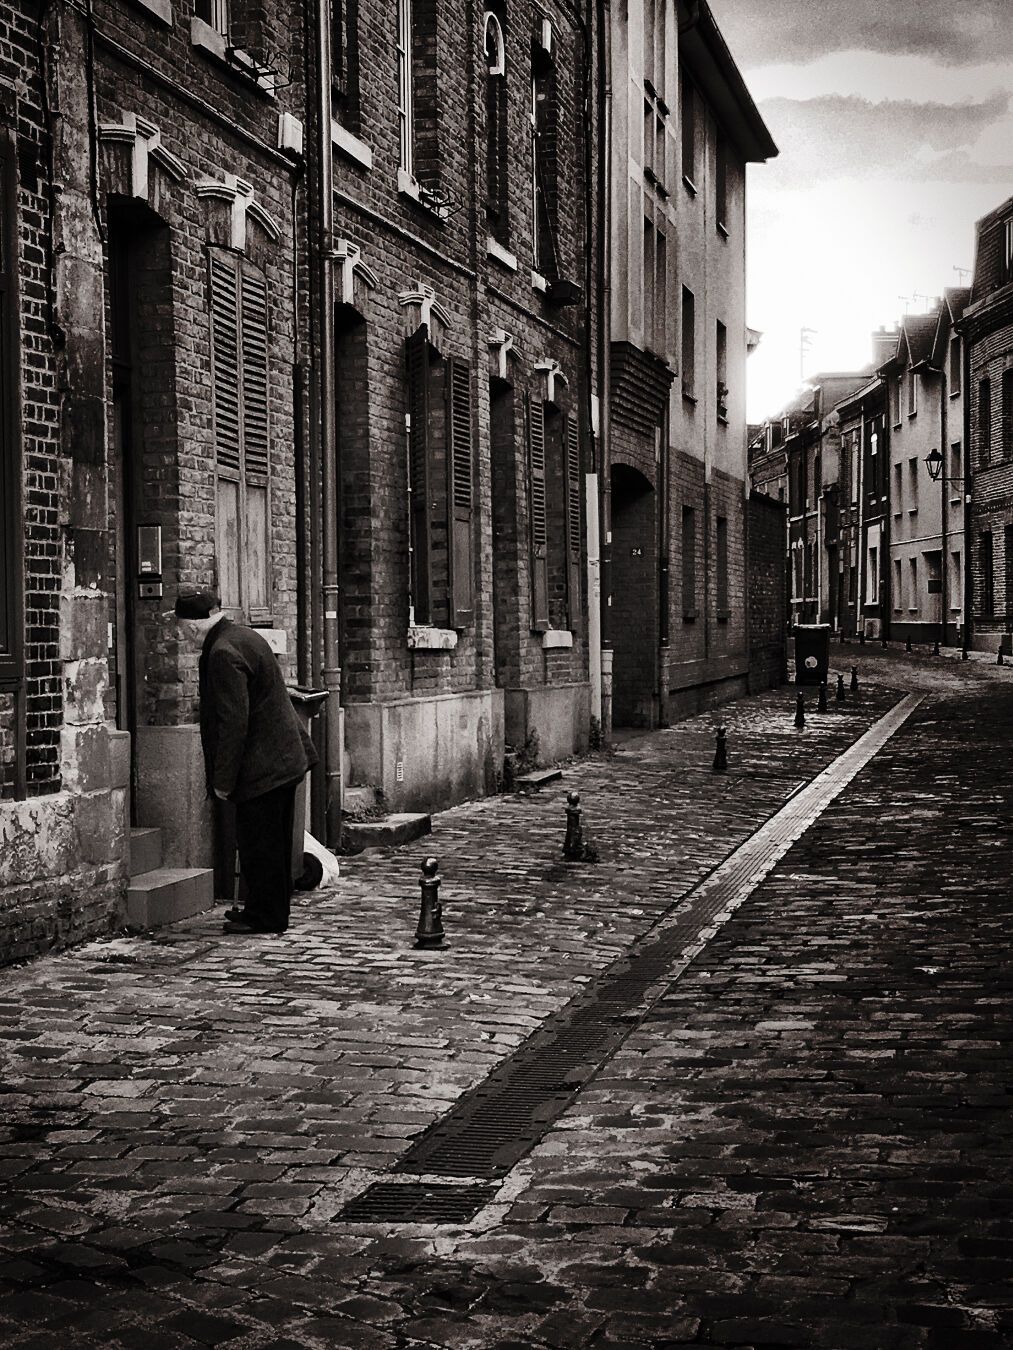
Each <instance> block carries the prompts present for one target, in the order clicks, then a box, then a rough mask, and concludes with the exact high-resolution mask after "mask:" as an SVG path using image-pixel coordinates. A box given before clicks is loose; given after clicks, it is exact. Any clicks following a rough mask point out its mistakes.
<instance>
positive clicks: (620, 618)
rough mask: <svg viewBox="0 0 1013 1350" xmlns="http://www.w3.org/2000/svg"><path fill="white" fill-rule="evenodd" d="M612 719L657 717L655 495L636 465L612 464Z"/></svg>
mask: <svg viewBox="0 0 1013 1350" xmlns="http://www.w3.org/2000/svg"><path fill="white" fill-rule="evenodd" d="M611 627H612V646H613V652H614V656H613V666H612V722H613V725H614V726H617V727H652V726H655V725H656V724H657V720H658V536H657V496H656V493H655V491H654V488H653V487H652V486H651V484H650V483H649V482H648V480H647V479H646V478H645V477H644V475H643V474H642V473H640V472H639V470H637V469H632V468H630V467H629V466H628V465H626V464H613V466H612V615H611Z"/></svg>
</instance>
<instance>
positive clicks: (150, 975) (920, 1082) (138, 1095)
mask: <svg viewBox="0 0 1013 1350" xmlns="http://www.w3.org/2000/svg"><path fill="white" fill-rule="evenodd" d="M853 665H854V666H857V668H858V675H859V682H860V687H859V691H858V693H857V695H852V694H851V693H850V692H849V693H848V695H847V698H846V701H845V702H844V703H843V704H837V703H836V702H835V701H833V699H831V704H830V708H829V710H828V712H827V713H825V714H816V713H814V712H813V711H812V708H813V707H814V706H815V699H814V698H810V699H809V703H810V708H809V709H808V710H807V718H806V726H805V727H804V728H803V729H798V728H796V727H795V726H794V724H793V715H794V712H795V690H794V688H793V687H791V688H788V687H784V688H781V689H779V690H772V691H770V692H768V693H765V694H761V695H759V696H757V697H753V698H749V699H743V700H740V701H739V702H736V703H734V704H732V705H727V706H725V707H723V708H721V709H720V710H717V711H715V712H712V713H706V714H702V715H700V716H697V717H695V718H692V719H690V720H689V721H686V722H683V723H680V724H678V725H677V726H674V727H672V728H670V729H667V730H661V731H655V732H651V733H649V734H645V735H643V736H639V737H634V738H631V739H629V740H626V741H624V742H623V743H622V744H621V746H620V747H619V748H618V749H617V750H616V752H615V753H613V754H607V755H600V756H597V757H591V758H589V759H586V760H583V761H578V762H575V763H573V764H572V765H571V766H568V767H567V769H566V772H565V776H564V779H563V781H562V783H559V784H555V785H553V786H552V787H551V788H549V789H547V790H545V791H544V792H543V793H541V794H539V795H534V796H523V795H515V796H508V797H500V798H492V799H487V800H484V801H482V802H477V803H470V804H466V805H463V806H459V807H455V808H453V809H452V810H449V811H447V812H445V813H443V814H442V815H440V816H438V817H436V818H435V822H434V834H433V836H432V839H431V841H429V844H428V847H429V848H430V849H431V851H432V853H433V854H434V855H436V856H438V857H439V860H440V867H441V874H442V878H443V880H442V901H443V917H444V924H445V927H446V930H447V939H448V945H447V947H446V949H445V950H437V951H417V950H415V949H414V948H413V946H412V939H413V933H414V928H415V923H416V919H417V915H418V897H419V889H418V876H419V870H418V869H419V863H420V861H421V858H422V856H424V855H423V854H421V853H420V852H419V851H418V848H417V846H413V847H412V848H411V849H405V850H401V851H384V852H378V853H367V854H363V855H361V856H359V857H356V858H352V859H349V860H346V861H345V862H343V868H342V870H343V875H342V878H341V881H340V882H339V883H338V885H337V886H336V887H335V888H334V889H332V890H330V891H326V892H322V893H314V894H310V895H307V896H305V897H303V898H302V899H301V900H300V901H298V903H297V907H296V910H295V913H294V921H293V926H292V928H291V929H290V931H289V933H288V934H286V935H285V936H284V937H280V938H277V939H273V938H272V939H266V940H264V941H263V942H257V943H251V942H249V941H246V942H243V941H238V942H237V941H235V940H232V941H231V942H230V940H229V939H228V938H223V937H222V936H221V934H220V931H219V925H218V923H217V921H216V920H215V919H213V918H212V917H211V916H207V917H204V918H201V919H198V920H191V921H188V922H186V923H183V924H179V925H177V926H175V927H174V928H172V929H169V930H164V931H162V932H159V933H155V934H151V935H148V936H120V937H115V938H113V939H111V940H103V941H98V942H94V943H91V944H89V945H88V946H85V947H83V948H79V949H77V950H75V951H72V952H70V953H67V954H64V955H55V956H50V957H45V958H42V959H40V960H37V961H35V962H34V963H32V964H31V965H29V966H27V967H24V968H21V969H16V970H9V971H7V972H6V973H5V979H4V985H3V990H2V993H0V1061H2V1089H0V1092H2V1096H0V1101H2V1102H3V1110H2V1124H0V1175H2V1176H3V1182H4V1191H3V1197H2V1206H3V1211H2V1212H3V1220H2V1224H0V1292H2V1295H3V1297H2V1300H0V1339H2V1341H3V1343H4V1344H5V1345H10V1346H18V1347H21V1346H39V1347H51V1346H57V1345H71V1346H74V1347H75V1350H76V1347H79V1346H80V1347H85V1346H101V1347H137V1346H140V1345H142V1344H143V1345H144V1346H145V1347H148V1348H149V1350H157V1348H158V1347H166V1348H167V1350H176V1348H177V1347H178V1348H179V1350H185V1348H187V1347H191V1346H195V1345H205V1346H207V1345H228V1346H232V1347H235V1348H236V1350H245V1348H246V1347H249V1348H250V1350H253V1348H254V1347H256V1348H257V1350H268V1348H269V1347H270V1348H271V1350H296V1348H297V1347H298V1348H299V1350H303V1348H305V1350H316V1348H317V1347H321V1348H323V1347H358V1346H362V1347H367V1346H368V1347H372V1346H376V1347H392V1348H393V1347H402V1346H403V1347H408V1346H433V1347H437V1346H438V1347H476V1348H480V1347H508V1346H513V1347H584V1346H590V1347H630V1348H631V1350H632V1348H634V1347H635V1348H637V1350H639V1348H640V1347H645V1348H646V1347H655V1348H658V1350H660V1348H661V1347H668V1348H669V1350H674V1348H675V1347H679V1346H686V1347H688V1346H726V1347H727V1346H735V1347H740V1350H745V1347H752V1346H761V1345H762V1346H772V1345H775V1346H807V1347H824V1346H825V1347H849V1348H850V1347H867V1348H868V1350H893V1348H894V1347H897V1348H898V1350H908V1348H909V1347H910V1348H911V1350H922V1348H923V1347H924V1348H925V1350H960V1348H961V1347H982V1348H983V1350H991V1348H996V1350H998V1348H999V1347H1002V1346H1008V1345H1010V1344H1011V1343H1013V1293H1011V1292H1010V1290H1011V1284H1010V1276H1011V1275H1013V1214H1011V1210H1013V1176H1011V1169H1010V1135H1011V1126H1010V1120H1011V1113H1010V1104H1011V1102H1010V1095H1009V1086H1008V1084H1009V1068H1010V1064H1009V1056H1010V1037H1009V1026H1010V1021H1009V1019H1010V990H1011V979H1010V955H1009V933H1010V918H1011V909H1013V895H1011V886H1010V876H1011V857H1010V855H1011V848H1013V790H1011V789H1010V787H1009V782H1008V763H1009V757H1010V750H1011V742H1013V672H1010V671H1009V670H1008V669H1005V668H1002V669H1000V668H997V667H994V666H992V665H986V664H984V662H982V661H976V660H973V659H972V660H971V661H969V662H963V663H962V662H959V661H956V660H953V659H952V658H944V657H940V658H935V659H933V658H931V657H929V656H915V657H910V658H905V657H903V656H902V655H900V654H899V653H897V652H895V651H894V652H883V651H882V650H881V649H880V648H879V647H878V646H877V647H873V646H872V645H871V644H870V645H869V646H863V647H859V646H858V645H857V644H854V643H853V644H850V645H848V646H840V647H838V646H835V647H834V649H833V651H832V668H833V670H834V671H835V672H836V671H837V670H840V671H841V672H843V673H845V674H848V673H850V668H851V666H853ZM911 694H913V695H915V696H916V697H915V698H911V699H908V701H907V702H906V703H904V704H903V705H902V706H901V711H900V712H895V713H894V720H895V722H896V723H898V725H896V728H895V729H893V724H892V723H891V724H889V726H888V727H887V731H890V730H892V734H891V735H889V736H888V737H887V733H886V732H884V733H883V741H884V743H883V744H882V745H880V746H878V748H876V749H875V753H872V757H871V758H870V759H869V760H868V762H867V763H866V764H865V765H864V767H861V768H859V770H858V772H857V774H856V775H855V776H854V777H853V778H852V779H851V781H850V782H847V783H846V784H845V786H844V787H843V788H842V790H841V791H840V793H839V795H837V796H836V797H835V798H834V799H833V800H831V801H829V803H827V804H825V805H824V807H823V809H822V812H821V814H819V816H818V818H817V819H816V820H815V822H814V823H813V824H811V825H810V826H809V828H808V829H807V830H806V832H805V833H804V834H803V835H802V836H801V838H799V839H797V841H796V842H794V843H792V844H791V845H790V847H788V848H787V851H786V852H784V853H783V856H780V858H779V860H778V861H776V862H775V864H774V866H773V868H772V870H770V871H769V873H768V874H767V875H766V876H765V877H763V878H762V879H759V880H757V884H756V885H755V886H752V888H751V889H750V888H749V887H746V889H747V890H749V893H748V894H747V895H745V898H744V899H743V901H742V903H741V905H740V906H739V907H738V908H735V909H734V912H733V910H732V908H731V907H729V908H728V909H727V910H723V911H721V912H718V913H716V914H712V915H711V916H710V917H709V918H708V919H707V920H706V922H705V923H704V925H703V928H704V931H703V933H702V935H693V936H692V937H691V939H689V940H688V941H687V944H686V948H688V953H687V950H685V949H684V950H682V951H676V952H674V953H672V954H671V957H670V968H669V969H668V970H667V971H666V972H663V973H662V975H661V977H660V978H659V979H658V980H656V981H655V982H654V983H653V984H652V985H651V986H650V988H649V989H647V990H646V991H645V989H640V990H639V992H637V991H634V994H632V995H631V996H630V998H629V999H628V1000H627V1001H626V1003H623V1002H622V1000H621V999H619V998H618V996H616V997H615V998H614V999H613V1005H612V1010H611V1013H610V1014H608V1015H609V1016H611V1017H612V1018H613V1031H614V1035H613V1036H612V1039H611V1041H609V1042H608V1043H607V1044H606V1045H605V1046H604V1049H603V1050H602V1051H601V1053H600V1054H598V1053H597V1051H596V1052H594V1053H591V1052H590V1051H589V1054H588V1059H587V1062H586V1063H584V1064H583V1065H581V1066H580V1067H578V1069H577V1070H576V1071H575V1072H573V1073H572V1074H571V1076H570V1077H569V1079H568V1080H567V1083H566V1089H567V1101H566V1103H565V1109H562V1110H561V1111H557V1112H556V1113H555V1114H552V1113H550V1116H551V1118H549V1116H545V1115H544V1114H543V1116H541V1117H539V1116H538V1113H537V1111H535V1112H534V1113H533V1114H532V1117H531V1119H530V1120H529V1121H528V1122H527V1128H528V1139H529V1146H528V1147H527V1148H524V1147H521V1148H519V1150H518V1152H519V1154H520V1155H521V1156H520V1157H519V1160H512V1161H511V1162H510V1164H509V1167H508V1170H506V1171H505V1172H503V1171H502V1169H501V1170H500V1171H499V1172H497V1171H496V1169H495V1168H493V1169H490V1170H489V1171H488V1173H487V1174H486V1175H485V1176H476V1177H468V1176H460V1175H458V1176H456V1177H454V1178H450V1177H448V1176H447V1175H446V1172H445V1169H441V1165H440V1162H439V1157H438V1155H437V1159H436V1162H435V1163H434V1164H433V1169H432V1174H427V1173H426V1172H425V1171H418V1170H416V1171H415V1172H408V1171H405V1170H398V1167H399V1162H400V1163H402V1164H403V1162H404V1159H405V1158H406V1156H407V1155H408V1154H409V1151H410V1150H412V1149H413V1148H416V1147H417V1145H418V1140H419V1138H420V1137H421V1136H423V1135H424V1134H425V1132H426V1131H427V1130H428V1129H429V1128H430V1127H431V1126H433V1124H434V1122H437V1121H439V1120H440V1119H442V1118H444V1117H447V1116H448V1114H450V1113H451V1112H452V1111H453V1110H454V1108H455V1104H460V1102H461V1101H462V1100H465V1099H466V1094H467V1093H468V1092H469V1090H471V1089H474V1088H475V1087H476V1086H477V1085H479V1084H482V1083H483V1082H487V1081H490V1077H491V1076H493V1077H494V1076H495V1074H496V1073H497V1072H498V1071H501V1070H502V1067H503V1065H504V1063H506V1062H507V1061H508V1060H509V1059H510V1057H511V1056H514V1055H515V1054H516V1053H517V1052H518V1050H519V1048H520V1049H521V1051H523V1049H524V1047H525V1046H528V1045H532V1044H536V1043H538V1037H539V1036H540V1035H542V1036H544V1034H545V1028H546V1027H547V1026H551V1025H560V1019H563V1022H564V1023H565V1020H566V1017H567V1015H568V1014H567V1012H566V1010H567V1008H568V1007H581V1006H586V1005H587V1003H588V1000H591V1001H592V1002H593V1000H594V998H595V997H596V995H597V996H599V997H600V996H602V991H603V990H604V989H605V988H606V987H607V985H608V981H609V980H614V976H615V972H616V971H617V970H619V972H620V974H622V969H623V966H622V963H623V960H624V958H626V957H629V956H631V954H632V955H633V956H635V955H636V953H637V952H638V951H646V950H647V947H648V946H649V944H650V943H651V941H652V940H653V939H654V938H655V937H656V935H657V934H658V933H660V932H664V931H665V930H666V925H668V926H671V925H672V924H673V923H674V922H676V921H677V920H678V917H679V915H681V914H682V915H684V914H688V913H691V912H692V904H693V896H694V894H697V895H699V894H700V893H701V891H700V890H695V888H697V887H699V886H700V883H701V882H704V881H705V880H706V879H707V878H708V877H709V876H710V875H711V874H712V873H713V872H714V869H715V868H716V867H717V866H718V865H719V864H721V863H722V861H723V860H724V859H726V858H728V859H731V855H733V854H734V853H735V851H736V850H738V849H740V848H741V847H742V846H743V845H744V844H745V843H746V841H747V840H750V839H755V838H759V837H760V836H758V835H757V833H756V832H757V831H758V830H761V828H762V827H763V826H764V825H765V823H766V822H767V821H768V820H770V818H771V817H772V816H774V815H775V813H777V812H779V811H783V810H786V811H787V812H788V813H789V814H790V813H791V811H792V803H801V802H803V801H804V800H806V785H807V784H808V783H809V782H810V781H811V780H812V779H814V778H815V777H816V776H817V775H818V774H820V773H821V772H822V771H823V770H824V769H826V768H827V767H828V766H830V765H831V764H833V763H835V761H837V760H838V759H839V757H840V756H841V755H842V754H844V753H845V752H846V751H848V749H849V747H850V746H852V745H853V744H854V743H855V741H856V740H858V738H859V737H861V736H862V735H863V734H864V733H866V732H867V731H868V730H869V729H870V728H872V727H874V726H877V725H879V726H882V725H883V723H882V719H883V718H884V717H885V716H887V715H888V714H889V713H890V712H891V710H892V709H894V710H895V709H897V708H898V705H901V701H902V700H903V699H905V697H906V696H908V695H911ZM719 724H721V725H724V726H726V727H727V729H728V749H729V767H728V771H727V772H726V773H724V774H722V773H715V772H714V771H713V769H712V761H713V755H714V745H715V731H716V728H717V726H718V725H719ZM573 789H577V790H579V792H580V794H581V802H582V806H583V809H584V817H585V826H586V830H587V834H588V836H589V838H590V840H591V841H592V842H593V845H594V847H595V849H596V850H597V852H598V854H599V858H600V861H599V862H597V863H582V864H573V865H569V864H565V863H564V862H563V861H562V859H561V854H560V846H561V844H562V838H563V829H564V824H565V814H564V802H565V792H566V791H568V790H573ZM782 818H783V817H782ZM768 828H770V827H768ZM737 856H748V855H745V854H741V855H737ZM753 879H754V880H756V878H755V877H754V878H753ZM687 954H689V955H691V956H692V959H689V960H687V959H685V957H686V955H687ZM617 963H618V965H617ZM631 964H632V962H631ZM613 987H614V985H613ZM606 1015H607V1014H606V1012H605V1011H603V1013H602V1016H603V1017H604V1016H606ZM596 1056H597V1057H596ZM555 1087H556V1089H557V1090H558V1087H559V1085H558V1084H556V1085H555ZM550 1095H551V1092H549V1090H548V1089H547V1091H546V1097H548V1096H550ZM557 1097H558V1091H557ZM507 1123H509V1122H507ZM520 1128H521V1127H520V1126H519V1125H518V1131H519V1132H520ZM378 1183H379V1184H383V1185H385V1186H387V1187H394V1186H397V1187H401V1188H404V1189H405V1192H406V1193H409V1188H413V1189H412V1191H411V1193H412V1194H414V1195H417V1196H418V1195H422V1197H423V1201H424V1199H425V1197H424V1194H423V1193H425V1192H426V1191H427V1190H428V1192H429V1193H430V1194H437V1195H439V1194H442V1195H444V1196H450V1195H451V1193H452V1191H453V1194H455V1195H462V1194H464V1193H466V1192H468V1191H469V1190H470V1192H471V1198H472V1200H473V1201H475V1202H476V1203H473V1204H472V1205H471V1207H470V1211H468V1210H467V1207H465V1209H463V1210H462V1213H464V1214H465V1217H463V1218H454V1219H451V1220H450V1221H447V1222H421V1221H419V1219H420V1216H421V1217H422V1218H425V1217H426V1215H425V1204H424V1203H422V1202H420V1203H422V1207H421V1208H420V1209H418V1210H416V1211H415V1212H414V1213H412V1212H411V1211H410V1210H408V1211H406V1214H407V1218H404V1219H400V1220H394V1219H391V1218H389V1217H388V1218H386V1219H383V1218H382V1217H381V1218H380V1219H379V1220H377V1219H376V1217H375V1216H374V1221H368V1211H367V1210H364V1209H363V1208H362V1206H363V1204H364V1202H365V1200H366V1197H368V1195H370V1194H373V1195H376V1194H378V1193H377V1192H376V1191H372V1192H371V1189H370V1188H372V1187H375V1186H376V1185H377V1184H378ZM383 1194H386V1195H387V1196H388V1198H389V1196H390V1194H391V1191H390V1190H387V1191H386V1192H384V1193H383ZM356 1206H359V1208H358V1209H357V1208H356ZM466 1211H467V1212H466ZM364 1213H365V1214H367V1218H365V1219H364V1217H363V1215H364ZM469 1215H470V1216H469Z"/></svg>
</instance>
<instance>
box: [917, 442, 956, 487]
mask: <svg viewBox="0 0 1013 1350" xmlns="http://www.w3.org/2000/svg"><path fill="white" fill-rule="evenodd" d="M925 467H926V468H927V469H928V471H929V477H930V478H931V479H932V481H933V483H938V482H940V481H942V482H944V483H962V482H963V481H964V478H963V475H962V474H959V475H954V477H952V478H951V477H949V475H947V474H944V473H943V456H942V453H941V452H940V451H939V449H938V448H937V449H935V450H930V451H929V453H928V454H927V455H926V456H925Z"/></svg>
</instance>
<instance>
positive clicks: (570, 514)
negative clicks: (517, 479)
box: [564, 413, 584, 633]
mask: <svg viewBox="0 0 1013 1350" xmlns="http://www.w3.org/2000/svg"><path fill="white" fill-rule="evenodd" d="M565 468H566V472H565V475H564V478H565V483H566V602H567V608H568V612H569V616H570V631H571V632H574V633H579V632H581V631H582V628H581V623H582V619H583V614H584V607H583V605H582V604H581V585H580V520H581V514H582V513H581V504H582V503H581V491H580V480H581V473H580V468H581V465H580V425H579V423H578V420H577V415H576V413H569V414H567V418H566V466H565Z"/></svg>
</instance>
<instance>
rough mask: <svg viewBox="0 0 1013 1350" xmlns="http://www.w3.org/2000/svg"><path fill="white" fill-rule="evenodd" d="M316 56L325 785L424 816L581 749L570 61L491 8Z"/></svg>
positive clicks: (584, 432)
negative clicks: (334, 749) (326, 657)
mask: <svg viewBox="0 0 1013 1350" xmlns="http://www.w3.org/2000/svg"><path fill="white" fill-rule="evenodd" d="M392 15H394V16H395V17H396V38H397V41H396V43H395V44H394V45H392V44H391V43H390V41H389V40H388V31H387V30H388V25H389V24H390V23H391V21H392V20H391V16H392ZM331 48H332V50H331V64H332V71H333V80H332V82H331V84H332V89H331V93H332V113H331V116H332V146H333V165H332V169H333V180H334V221H333V225H332V229H333V241H332V244H331V253H332V255H333V256H334V257H335V258H336V260H337V262H336V266H337V271H338V275H337V277H336V279H335V299H336V302H337V324H336V329H337V336H336V353H335V403H336V436H335V453H336V455H337V457H338V462H339V466H340V467H339V481H340V500H341V506H340V522H339V523H340V540H341V544H340V559H339V568H340V585H339V588H338V589H339V595H340V603H339V605H338V610H339V625H340V653H341V666H342V704H343V708H344V721H345V743H346V747H347V757H346V776H347V779H348V783H349V786H351V787H353V788H354V787H362V788H365V789H367V790H372V791H376V790H379V791H381V792H382V793H383V795H384V797H385V799H386V801H387V802H388V803H389V805H390V806H391V807H393V808H395V809H399V810H403V809H425V810H428V809H431V808H435V807H439V806H443V805H447V804H449V803H450V802H453V801H457V800H461V799H462V798H464V797H467V796H474V795H476V794H481V793H483V792H488V791H493V790H495V786H496V783H497V778H498V775H499V773H500V771H501V769H502V764H503V755H504V747H505V745H512V746H513V747H515V748H516V749H517V750H519V751H523V750H524V748H525V747H527V755H528V757H529V758H532V757H537V758H539V759H540V760H542V761H551V760H554V759H558V758H560V757H562V756H565V755H569V754H572V753H573V752H574V751H575V750H579V749H581V748H584V747H586V745H587V742H588V734H589V726H590V716H591V702H590V695H591V683H590V672H589V663H588V643H587V629H588V624H587V583H586V578H585V556H586V550H585V502H586V494H585V476H586V474H587V472H588V471H589V469H590V467H591V454H592V425H591V416H590V406H591V403H590V399H591V393H592V388H591V380H592V375H593V362H594V360H595V358H596V352H595V350H594V346H593V334H592V316H593V314H594V312H595V304H596V296H595V294H594V293H593V289H592V281H593V278H592V273H591V272H590V270H589V268H590V266H591V262H592V260H593V257H594V244H595V240H594V237H593V235H592V219H591V216H592V211H591V207H592V204H593V194H592V183H591V171H592V170H593V158H592V155H591V152H592V150H593V142H592V138H593V135H594V127H595V121H594V118H593V117H590V115H589V114H590V110H591V108H592V105H593V96H594V89H593V88H592V87H591V85H590V83H589V80H590V78H591V74H592V73H593V71H594V68H595V53H594V50H593V46H592V41H591V34H590V31H589V28H588V25H587V23H586V22H585V21H584V19H583V18H582V17H581V15H580V11H578V10H575V9H574V8H573V7H572V6H569V5H563V4H551V3H550V4H548V5H544V6H540V7H538V8H533V7H531V6H528V5H521V4H515V3H513V0H502V3H501V2H500V0H493V2H492V3H490V5H489V6H488V7H487V8H486V10H485V11H484V13H483V12H482V11H481V9H475V8H474V7H472V6H455V5H450V4H440V5H437V4H434V3H432V0H400V4H399V5H398V6H397V7H396V14H395V11H394V10H392V8H391V7H390V6H388V5H386V4H380V3H375V2H374V0H360V2H359V3H358V4H357V5H355V4H351V3H341V4H336V5H335V9H334V24H333V29H332V43H331ZM592 502H593V504H594V505H595V506H596V501H594V497H593V496H592ZM370 795H371V793H370Z"/></svg>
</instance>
